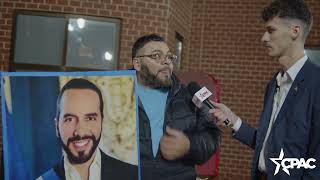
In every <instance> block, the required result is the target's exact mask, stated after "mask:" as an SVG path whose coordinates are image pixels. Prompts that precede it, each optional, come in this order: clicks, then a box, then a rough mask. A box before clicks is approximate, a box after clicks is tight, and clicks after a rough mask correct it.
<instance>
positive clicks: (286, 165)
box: [270, 148, 316, 176]
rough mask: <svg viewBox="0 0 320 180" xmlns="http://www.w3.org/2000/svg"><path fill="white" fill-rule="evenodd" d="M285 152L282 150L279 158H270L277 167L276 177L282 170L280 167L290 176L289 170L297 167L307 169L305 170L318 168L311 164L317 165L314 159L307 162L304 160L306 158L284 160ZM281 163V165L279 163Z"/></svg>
mask: <svg viewBox="0 0 320 180" xmlns="http://www.w3.org/2000/svg"><path fill="white" fill-rule="evenodd" d="M283 157H284V152H283V149H282V148H281V152H280V155H279V157H278V158H270V160H271V161H272V162H273V163H275V164H276V165H277V167H276V169H275V171H274V175H276V174H278V172H279V170H280V166H281V167H282V170H283V171H284V172H285V173H287V174H288V175H289V176H290V172H289V169H293V168H294V167H296V168H297V169H300V168H305V169H314V168H316V165H314V164H313V165H311V163H315V162H316V160H315V159H314V158H309V159H308V160H307V161H305V160H304V158H300V159H297V158H283ZM278 161H280V163H279V162H278Z"/></svg>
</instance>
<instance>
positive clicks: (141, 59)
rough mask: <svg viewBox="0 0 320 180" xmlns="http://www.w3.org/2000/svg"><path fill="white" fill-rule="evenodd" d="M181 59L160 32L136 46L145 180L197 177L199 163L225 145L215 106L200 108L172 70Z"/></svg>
mask: <svg viewBox="0 0 320 180" xmlns="http://www.w3.org/2000/svg"><path fill="white" fill-rule="evenodd" d="M176 59H177V56H176V55H174V54H172V53H171V52H170V50H169V47H168V45H167V44H166V42H165V40H164V39H163V38H162V37H160V36H158V35H155V34H151V35H147V36H143V37H141V38H139V39H138V40H137V41H136V42H135V43H134V46H133V48H132V63H133V66H134V69H135V70H136V71H137V79H138V83H137V89H136V91H137V94H138V96H139V133H140V135H139V138H140V159H141V161H140V162H141V164H140V165H141V166H140V167H141V172H142V176H141V177H142V178H141V179H142V180H158V179H161V180H195V179H196V172H195V169H194V166H195V164H202V163H204V162H206V161H207V160H208V159H209V158H210V157H211V156H212V155H213V154H214V153H215V152H216V150H217V149H218V147H219V145H220V141H221V140H220V139H221V131H220V130H219V129H218V128H217V126H216V125H215V123H214V121H213V120H212V119H211V118H212V116H210V114H209V109H206V107H203V108H201V109H196V108H195V106H194V105H193V104H192V101H191V99H192V97H191V95H190V94H189V93H188V90H187V89H186V88H185V87H184V86H183V85H182V84H181V83H180V81H179V80H178V79H177V78H176V76H175V75H174V74H173V73H172V70H173V63H174V62H175V60H176Z"/></svg>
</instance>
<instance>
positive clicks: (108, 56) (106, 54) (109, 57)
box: [104, 51, 112, 61]
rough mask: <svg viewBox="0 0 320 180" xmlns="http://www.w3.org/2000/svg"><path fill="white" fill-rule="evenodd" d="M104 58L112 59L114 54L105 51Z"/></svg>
mask: <svg viewBox="0 0 320 180" xmlns="http://www.w3.org/2000/svg"><path fill="white" fill-rule="evenodd" d="M104 59H106V60H107V61H111V60H112V54H111V53H109V52H108V51H107V52H105V53H104Z"/></svg>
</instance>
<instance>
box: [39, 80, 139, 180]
mask: <svg viewBox="0 0 320 180" xmlns="http://www.w3.org/2000/svg"><path fill="white" fill-rule="evenodd" d="M103 106H104V103H103V98H102V94H101V91H100V89H99V88H98V87H97V86H96V85H95V84H93V83H91V82H90V81H88V80H86V79H81V78H79V79H72V80H70V81H69V82H67V83H66V85H64V86H63V88H62V89H61V91H60V94H59V96H58V100H57V113H56V119H55V122H56V132H57V137H58V139H59V141H60V144H61V146H62V148H63V150H64V156H63V158H62V160H61V162H60V163H59V164H57V165H56V166H55V167H53V168H52V169H50V170H49V171H47V172H46V173H44V174H43V175H42V176H41V177H39V178H38V179H39V180H41V179H43V180H58V179H60V180H99V179H125V180H137V179H138V167H137V166H134V165H131V164H127V163H125V162H122V161H120V160H117V159H115V158H112V157H110V156H108V155H106V154H104V153H103V152H102V151H101V150H100V149H99V148H98V144H99V141H100V138H101V132H102V122H103V118H104V115H103Z"/></svg>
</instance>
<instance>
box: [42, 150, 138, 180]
mask: <svg viewBox="0 0 320 180" xmlns="http://www.w3.org/2000/svg"><path fill="white" fill-rule="evenodd" d="M100 152H101V180H104V179H123V180H138V166H134V165H131V164H128V163H125V162H122V161H120V160H117V159H115V158H112V157H110V156H108V155H106V154H105V153H103V152H102V151H100ZM63 164H64V162H63V158H62V160H61V162H60V163H59V164H57V165H56V166H54V167H53V168H52V169H50V170H49V171H47V172H46V173H44V174H43V175H42V178H43V180H65V179H66V178H65V172H64V165H63Z"/></svg>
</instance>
